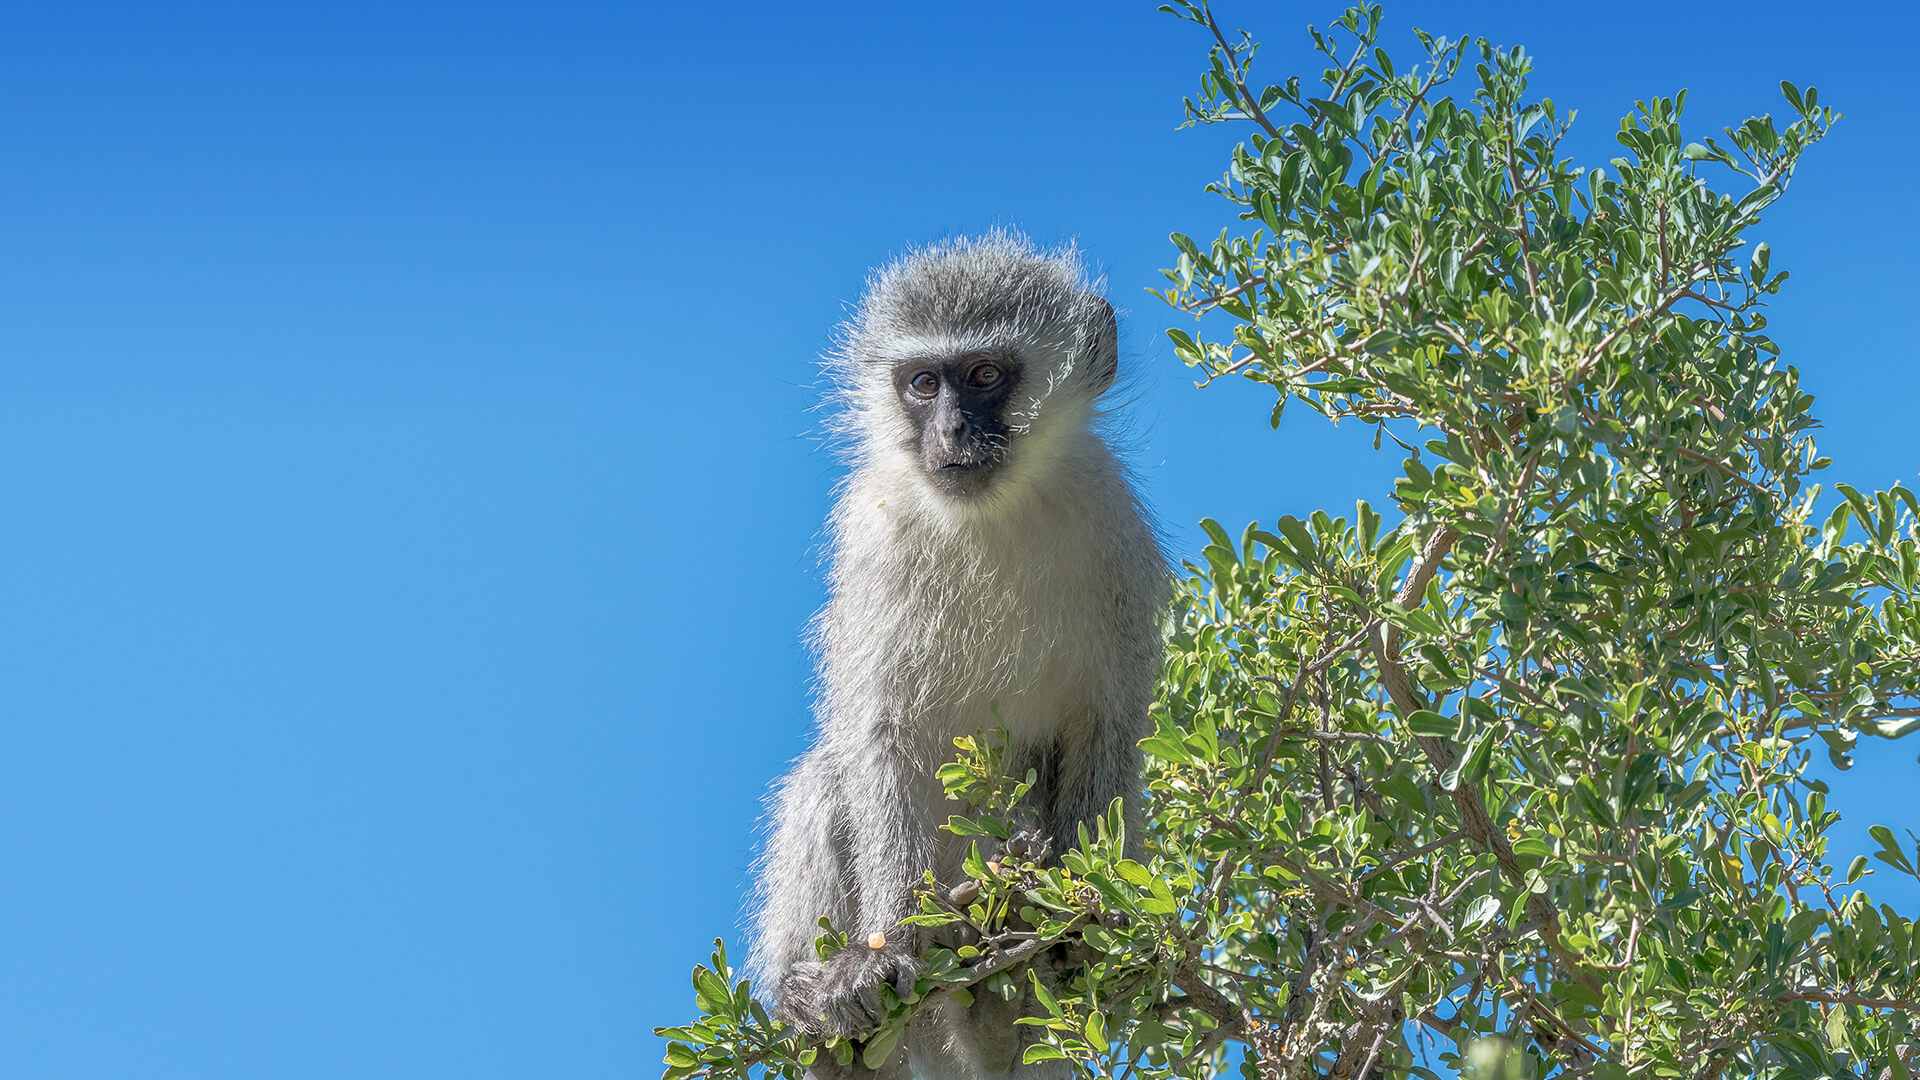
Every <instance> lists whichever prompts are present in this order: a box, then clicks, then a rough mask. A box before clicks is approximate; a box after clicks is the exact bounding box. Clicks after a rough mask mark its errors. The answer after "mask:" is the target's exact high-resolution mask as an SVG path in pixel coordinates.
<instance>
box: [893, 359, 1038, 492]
mask: <svg viewBox="0 0 1920 1080" xmlns="http://www.w3.org/2000/svg"><path fill="white" fill-rule="evenodd" d="M1019 382H1020V367H1019V365H1018V363H1017V362H1016V361H1015V360H1014V358H1013V357H1012V356H1009V355H1007V354H1005V353H964V354H962V355H959V356H951V357H941V358H938V359H922V360H908V361H905V362H903V363H899V364H895V365H894V368H893V385H894V389H895V390H896V391H898V393H899V395H900V406H901V408H902V409H903V410H905V412H906V414H907V417H908V419H910V420H912V421H913V426H914V431H915V432H916V434H917V436H918V443H919V449H920V467H921V469H923V470H925V472H926V474H927V478H928V479H929V480H931V481H932V482H933V485H934V486H935V487H937V488H939V489H940V490H941V491H943V492H945V493H947V494H948V495H954V496H958V497H962V498H964V497H968V496H973V495H978V494H980V493H981V492H982V491H985V490H986V488H987V485H988V484H989V483H991V482H992V480H993V475H994V473H995V471H996V470H997V469H999V467H1000V466H1001V464H1002V463H1004V462H1005V461H1006V458H1007V442H1008V438H1009V436H1010V434H1011V431H1012V427H1011V425H1010V424H1008V422H1007V411H1008V407H1009V404H1010V403H1011V402H1012V400H1013V390H1014V387H1015V386H1016V385H1018V383H1019Z"/></svg>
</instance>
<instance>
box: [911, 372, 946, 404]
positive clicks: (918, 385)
mask: <svg viewBox="0 0 1920 1080" xmlns="http://www.w3.org/2000/svg"><path fill="white" fill-rule="evenodd" d="M907 389H909V390H911V391H913V392H914V394H915V396H917V397H923V398H930V397H932V396H933V395H934V394H935V393H937V392H939V390H940V377H939V376H937V375H935V374H934V373H933V372H931V371H923V372H921V373H920V374H918V375H915V376H914V377H913V379H912V381H910V382H908V383H907Z"/></svg>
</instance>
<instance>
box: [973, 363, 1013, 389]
mask: <svg viewBox="0 0 1920 1080" xmlns="http://www.w3.org/2000/svg"><path fill="white" fill-rule="evenodd" d="M1005 377H1006V376H1005V373H1004V372H1002V371H1001V370H1000V369H999V368H998V367H995V366H994V365H992V364H981V365H980V366H979V367H977V368H974V369H973V370H972V371H969V372H967V381H968V382H969V383H972V384H973V385H974V386H978V387H981V388H982V389H984V388H986V387H989V386H994V385H996V384H998V383H999V382H1000V380H1001V379H1002V378H1005Z"/></svg>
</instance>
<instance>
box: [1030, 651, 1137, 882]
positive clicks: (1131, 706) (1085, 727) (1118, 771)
mask: <svg viewBox="0 0 1920 1080" xmlns="http://www.w3.org/2000/svg"><path fill="white" fill-rule="evenodd" d="M1122 689H1123V690H1125V691H1127V692H1124V693H1119V694H1110V695H1105V696H1102V697H1098V698H1096V699H1094V701H1093V702H1092V703H1090V704H1089V705H1088V706H1087V707H1086V708H1087V712H1086V717H1085V719H1084V721H1082V722H1079V723H1074V724H1070V725H1068V726H1067V727H1066V728H1065V730H1064V731H1063V737H1062V739H1061V741H1060V767H1059V774H1058V776H1059V781H1058V788H1057V789H1056V790H1055V791H1054V792H1052V793H1051V799H1050V800H1049V809H1050V812H1049V814H1048V815H1047V816H1048V820H1047V821H1046V827H1047V829H1048V830H1049V832H1050V835H1051V839H1052V840H1053V850H1054V851H1056V852H1062V851H1066V850H1068V849H1069V848H1075V847H1078V846H1079V844H1080V826H1082V825H1085V826H1086V827H1087V831H1088V833H1089V834H1091V833H1092V832H1093V830H1094V828H1095V825H1094V822H1095V821H1096V820H1097V819H1098V818H1099V817H1100V816H1101V815H1103V814H1105V813H1106V812H1107V807H1108V805H1109V804H1111V803H1112V802H1113V800H1114V799H1115V798H1124V799H1125V800H1126V803H1125V815H1126V816H1125V821H1126V830H1127V843H1126V851H1127V854H1128V855H1130V856H1138V855H1139V853H1140V850H1141V848H1140V845H1141V842H1142V841H1143V840H1144V839H1145V836H1146V811H1145V799H1144V797H1143V795H1142V790H1141V789H1142V779H1141V772H1142V768H1143V762H1144V755H1143V754H1142V753H1141V751H1140V746H1139V743H1140V740H1141V739H1143V738H1145V737H1146V736H1147V734H1148V731H1149V728H1148V723H1149V721H1148V718H1147V703H1148V701H1149V700H1150V697H1151V695H1150V692H1149V690H1148V688H1147V687H1145V686H1142V687H1127V688H1122Z"/></svg>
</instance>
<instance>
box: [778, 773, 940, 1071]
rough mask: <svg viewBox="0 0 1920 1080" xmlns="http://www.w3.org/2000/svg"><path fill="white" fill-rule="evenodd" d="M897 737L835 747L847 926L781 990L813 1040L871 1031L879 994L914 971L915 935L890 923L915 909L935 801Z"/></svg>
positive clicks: (906, 983) (902, 988) (934, 833)
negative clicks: (842, 796) (826, 952)
mask: <svg viewBox="0 0 1920 1080" xmlns="http://www.w3.org/2000/svg"><path fill="white" fill-rule="evenodd" d="M897 740H898V736H897V735H895V736H893V737H891V738H889V737H886V736H882V735H865V736H863V737H860V738H857V739H850V740H847V741H846V742H842V743H839V744H838V745H836V746H835V758H836V761H837V762H838V764H839V765H840V768H841V776H840V777H839V781H838V782H839V784H840V785H841V787H842V788H843V789H844V790H846V791H848V792H849V796H848V800H847V808H848V814H847V817H846V821H845V827H846V838H847V847H846V858H847V866H848V868H849V869H850V871H851V872H850V873H849V874H847V875H846V878H845V879H844V880H845V882H846V884H847V885H848V886H849V887H850V888H851V889H852V891H853V896H852V897H850V898H848V899H849V900H850V901H851V903H850V904H848V906H849V907H851V908H852V910H853V919H852V921H851V922H850V923H849V924H848V925H842V926H839V927H838V928H839V929H841V930H844V931H846V932H847V933H848V938H849V940H848V943H847V947H846V948H845V949H843V950H841V951H840V952H839V953H838V954H836V955H835V956H834V957H833V958H832V959H830V960H828V961H827V962H826V963H824V964H806V963H802V964H799V965H797V966H796V967H795V969H794V973H793V975H792V976H790V977H789V979H788V981H787V984H786V987H785V990H786V993H785V996H786V997H787V998H788V999H789V1005H788V1007H787V1011H788V1013H789V1014H790V1015H792V1016H793V1017H794V1018H795V1019H796V1021H797V1022H799V1023H800V1024H801V1025H802V1026H803V1027H806V1028H809V1029H813V1030H817V1031H818V1032H819V1033H822V1034H831V1035H849V1036H854V1037H859V1036H862V1035H864V1034H866V1033H867V1032H868V1031H871V1030H872V1028H873V1027H874V1026H875V1025H876V1024H878V1023H879V1021H880V1020H881V1019H882V1018H883V1017H884V1016H885V1015H886V1007H885V1004H884V1002H883V1001H882V999H881V997H880V987H881V986H882V985H891V986H893V987H894V990H895V992H896V993H905V992H907V991H908V990H909V988H910V987H911V986H912V984H913V981H914V979H915V978H916V977H917V976H918V974H919V949H920V946H921V940H920V935H919V934H917V933H915V932H914V928H913V927H910V926H901V925H900V920H901V919H903V918H906V917H907V916H909V915H912V914H915V913H917V912H918V911H919V906H918V905H917V904H916V903H915V901H914V891H915V890H916V889H917V888H919V886H920V884H921V882H922V879H923V877H924V875H925V873H926V871H927V870H929V869H936V868H937V857H938V853H939V848H940V844H939V832H938V824H937V821H938V819H937V817H936V815H937V812H938V810H939V808H940V805H941V803H942V801H943V800H944V798H945V794H944V792H943V791H942V790H941V787H940V784H939V782H938V781H937V780H936V779H934V778H933V777H932V776H931V774H930V771H929V770H926V769H924V768H921V767H919V763H917V762H915V761H913V760H911V759H910V757H909V755H907V754H905V753H903V752H902V751H901V749H900V747H899V746H898V741H897ZM873 942H879V943H880V946H879V947H878V948H875V947H873V945H872V943H873Z"/></svg>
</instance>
